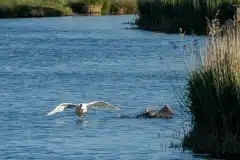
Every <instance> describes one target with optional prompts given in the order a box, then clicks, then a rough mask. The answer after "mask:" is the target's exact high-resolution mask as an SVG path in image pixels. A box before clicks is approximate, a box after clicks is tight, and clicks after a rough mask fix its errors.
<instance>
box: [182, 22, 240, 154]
mask: <svg viewBox="0 0 240 160" xmlns="http://www.w3.org/2000/svg"><path fill="white" fill-rule="evenodd" d="M239 29H240V28H239V26H237V27H236V26H231V27H220V23H219V21H213V23H211V25H210V26H209V29H208V31H209V32H208V33H209V36H208V39H207V43H206V50H205V53H206V54H205V56H204V57H203V58H202V59H201V60H200V62H201V63H200V64H202V65H200V66H199V65H198V66H197V68H196V69H195V70H194V71H192V72H190V73H189V76H188V78H187V84H186V87H185V89H186V92H185V95H184V98H185V100H186V101H185V104H184V105H183V107H185V108H184V110H187V111H188V112H189V115H190V117H191V118H190V121H191V126H192V128H191V130H190V132H189V133H188V134H187V135H185V137H184V140H183V146H184V147H186V148H188V149H190V150H192V151H193V152H194V153H208V154H211V155H212V156H214V157H230V156H235V155H239V154H240V116H239V113H240V50H239V48H240V41H239V39H240V32H239ZM198 54H201V53H200V52H199V53H198ZM198 64H199V63H198Z"/></svg>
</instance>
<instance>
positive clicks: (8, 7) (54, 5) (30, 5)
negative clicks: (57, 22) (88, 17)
mask: <svg viewBox="0 0 240 160" xmlns="http://www.w3.org/2000/svg"><path fill="white" fill-rule="evenodd" d="M71 14H72V9H71V8H69V7H67V6H66V4H65V1H61V0H44V1H41V0H11V1H10V0H1V1H0V18H12V17H44V16H65V15H71Z"/></svg>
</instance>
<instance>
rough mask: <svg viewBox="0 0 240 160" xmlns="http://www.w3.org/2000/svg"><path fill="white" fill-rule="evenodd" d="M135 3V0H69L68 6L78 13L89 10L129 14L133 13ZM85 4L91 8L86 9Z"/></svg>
mask: <svg viewBox="0 0 240 160" xmlns="http://www.w3.org/2000/svg"><path fill="white" fill-rule="evenodd" d="M136 4H137V0H71V1H70V3H69V6H70V7H71V8H72V9H73V11H74V12H76V13H80V14H85V13H91V12H100V13H101V14H129V13H135V11H136ZM86 6H87V7H88V8H89V7H91V8H92V10H86ZM94 8H95V9H94Z"/></svg>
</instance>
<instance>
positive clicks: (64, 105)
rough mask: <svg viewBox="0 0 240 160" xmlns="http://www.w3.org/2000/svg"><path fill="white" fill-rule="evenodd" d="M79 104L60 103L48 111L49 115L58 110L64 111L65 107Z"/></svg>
mask: <svg viewBox="0 0 240 160" xmlns="http://www.w3.org/2000/svg"><path fill="white" fill-rule="evenodd" d="M77 106H78V105H77V104H72V103H62V104H60V105H58V106H57V107H55V108H54V109H53V110H52V111H51V112H48V114H47V116H50V115H53V114H55V113H57V112H62V111H63V110H64V109H67V108H74V107H77Z"/></svg>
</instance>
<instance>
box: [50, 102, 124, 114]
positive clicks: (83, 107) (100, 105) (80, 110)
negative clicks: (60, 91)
mask: <svg viewBox="0 0 240 160" xmlns="http://www.w3.org/2000/svg"><path fill="white" fill-rule="evenodd" d="M69 108H75V113H76V115H77V116H79V117H83V116H85V114H86V113H87V111H88V110H89V109H113V110H120V107H119V106H114V105H112V104H109V103H106V102H103V101H94V102H90V103H81V104H73V103H62V104H60V105H58V106H57V107H56V108H54V109H53V110H52V111H51V112H49V113H48V114H47V115H48V116H50V115H53V114H55V113H58V112H62V111H63V110H65V109H69Z"/></svg>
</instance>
